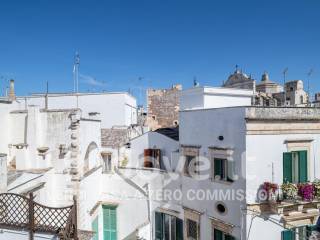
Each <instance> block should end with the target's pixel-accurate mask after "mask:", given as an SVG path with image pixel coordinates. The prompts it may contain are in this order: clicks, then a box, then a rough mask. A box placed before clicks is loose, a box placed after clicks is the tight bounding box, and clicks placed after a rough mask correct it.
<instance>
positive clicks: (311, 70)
mask: <svg viewBox="0 0 320 240" xmlns="http://www.w3.org/2000/svg"><path fill="white" fill-rule="evenodd" d="M312 73H313V68H311V69H310V70H309V72H308V73H307V76H308V78H307V84H308V86H307V87H308V105H309V104H310V77H311V75H312Z"/></svg>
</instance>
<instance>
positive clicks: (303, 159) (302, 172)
mask: <svg viewBox="0 0 320 240" xmlns="http://www.w3.org/2000/svg"><path fill="white" fill-rule="evenodd" d="M298 156H299V182H300V183H304V182H307V181H308V161H307V151H299V152H298Z"/></svg>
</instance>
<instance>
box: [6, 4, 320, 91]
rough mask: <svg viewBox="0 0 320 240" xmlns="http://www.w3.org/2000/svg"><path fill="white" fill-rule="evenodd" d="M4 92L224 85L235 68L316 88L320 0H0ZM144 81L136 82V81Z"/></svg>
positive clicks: (319, 64) (318, 85)
mask: <svg viewBox="0 0 320 240" xmlns="http://www.w3.org/2000/svg"><path fill="white" fill-rule="evenodd" d="M0 10H1V11H0V81H1V82H0V84H1V85H0V93H1V94H3V89H4V82H5V79H9V78H14V79H15V80H16V90H17V93H18V94H20V95H21V94H28V93H30V92H39V91H44V89H45V85H46V81H49V88H50V91H51V92H60V91H63V92H66V91H71V90H72V88H73V82H72V69H73V66H72V65H73V58H74V53H75V51H79V53H80V58H81V64H80V74H81V75H82V77H81V78H80V87H79V88H80V90H82V91H94V90H95V91H101V90H107V91H121V90H125V91H127V90H128V89H129V88H130V89H131V91H133V92H134V93H135V94H136V95H137V96H138V97H139V89H140V87H142V88H146V87H147V86H152V87H169V86H171V85H172V84H173V83H182V84H183V86H184V87H185V88H187V87H190V86H191V85H192V81H193V78H194V76H196V77H197V79H198V81H199V82H200V84H201V85H213V86H217V85H220V84H221V82H222V81H223V80H225V79H226V78H227V77H228V75H229V74H230V72H232V71H233V70H234V67H235V65H236V64H238V65H239V66H240V68H242V69H243V71H244V72H246V73H248V74H252V76H253V77H254V78H256V79H259V80H260V77H261V74H262V73H263V71H265V70H267V71H268V72H269V74H270V78H271V79H273V80H275V81H279V82H281V81H282V74H281V73H282V71H283V69H284V68H286V67H288V68H289V71H288V79H306V76H307V72H308V71H309V69H310V68H314V74H313V75H312V76H311V78H310V82H311V90H312V91H316V90H320V83H319V81H318V79H320V15H319V12H320V1H319V0H300V1H297V0H291V1H287V0H277V1H274V0H268V1H265V0H259V1H258V0H254V1H245V0H223V1H214V0H211V1H202V0H197V1H195V0H193V1H189V0H184V1H176V0H170V1H167V0H161V1H156V0H147V1H140V0H117V1H94V0H87V1H73V0H63V1H58V0H50V1H49V0H39V1H32V0H30V1H26V0H23V1H15V0H10V1H9V0H8V1H1V2H0ZM139 77H143V79H142V80H138V79H139Z"/></svg>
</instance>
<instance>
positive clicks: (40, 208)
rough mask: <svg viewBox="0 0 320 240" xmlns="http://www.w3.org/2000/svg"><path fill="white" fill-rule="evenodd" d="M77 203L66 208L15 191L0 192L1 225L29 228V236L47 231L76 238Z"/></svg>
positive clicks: (24, 229)
mask: <svg viewBox="0 0 320 240" xmlns="http://www.w3.org/2000/svg"><path fill="white" fill-rule="evenodd" d="M76 206H77V203H76V201H75V200H74V204H73V205H71V206H67V207H63V208H52V207H47V206H44V205H42V204H39V203H37V202H35V201H34V200H33V195H32V193H31V194H30V196H29V198H27V197H25V196H22V195H18V194H14V193H2V194H0V229H10V230H15V231H21V232H26V231H28V232H29V239H30V240H33V239H35V234H39V233H41V234H48V235H54V236H57V237H59V239H61V240H77V239H78V233H77V208H76Z"/></svg>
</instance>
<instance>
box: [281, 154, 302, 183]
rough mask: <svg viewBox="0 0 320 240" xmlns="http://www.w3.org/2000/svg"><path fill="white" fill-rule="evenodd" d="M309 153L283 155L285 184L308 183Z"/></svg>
mask: <svg viewBox="0 0 320 240" xmlns="http://www.w3.org/2000/svg"><path fill="white" fill-rule="evenodd" d="M307 159H308V153H307V151H296V152H286V153H284V154H283V182H284V183H286V182H290V183H305V182H307V181H308V160H307Z"/></svg>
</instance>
